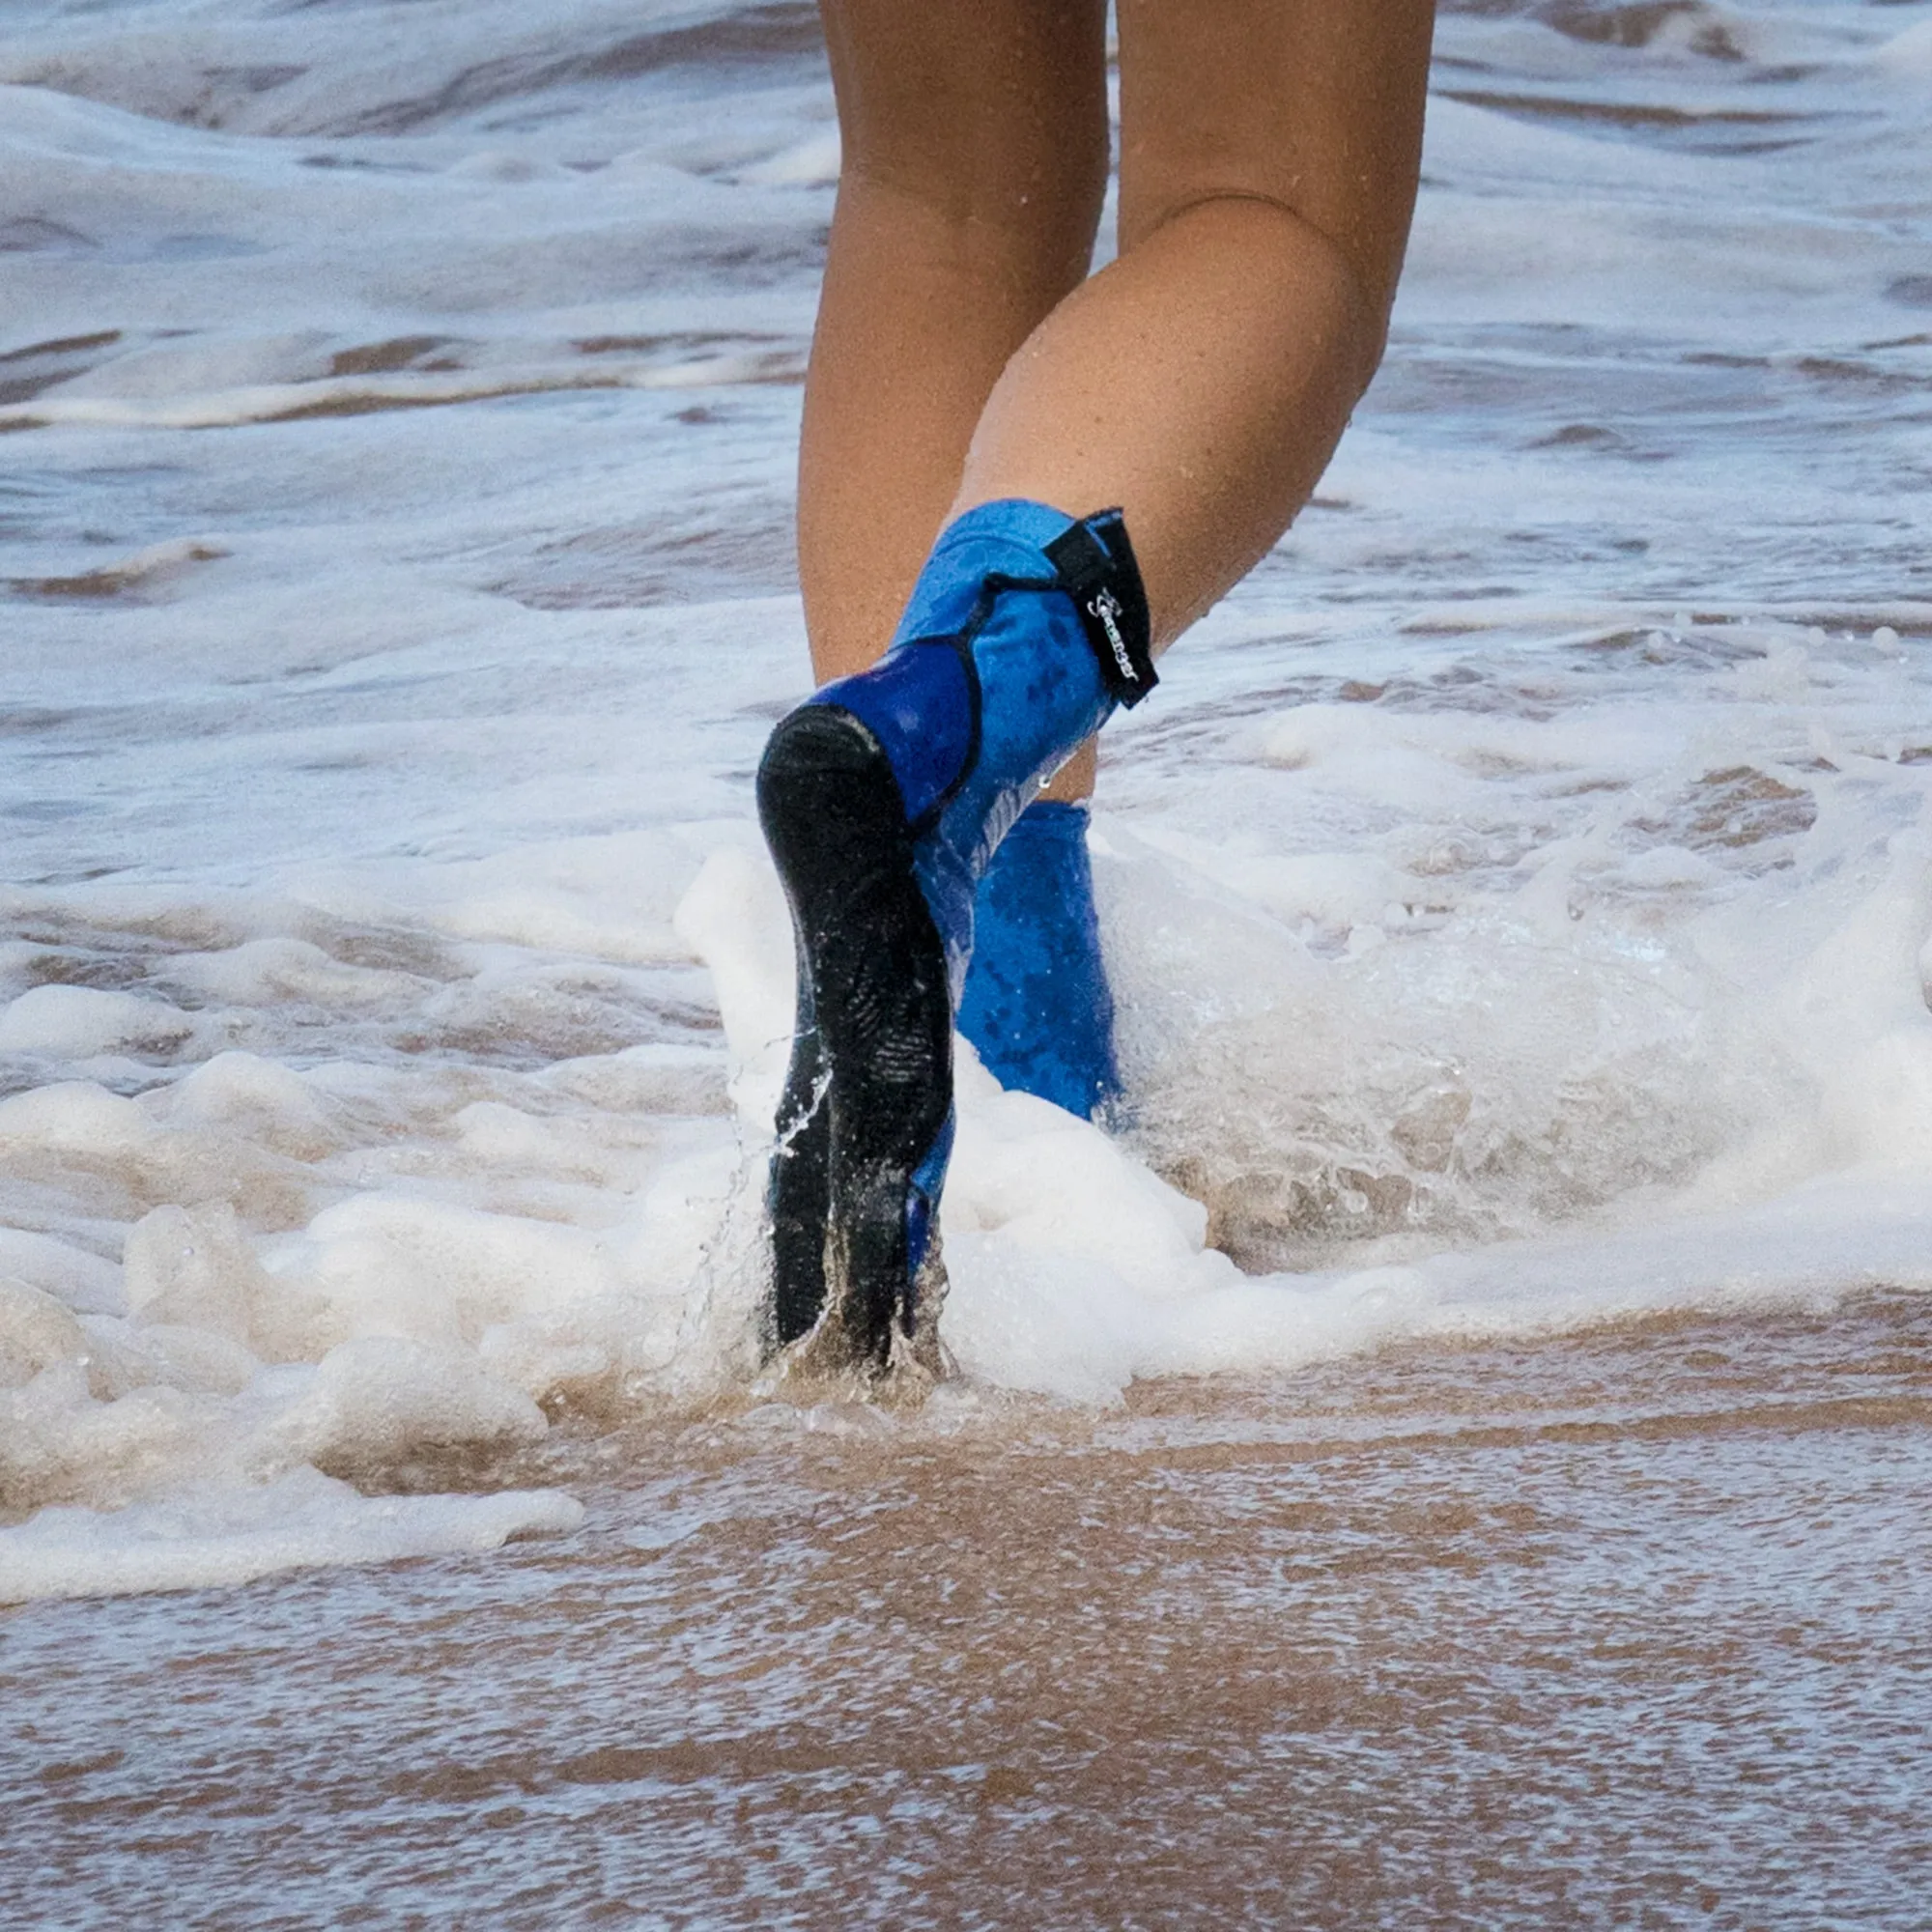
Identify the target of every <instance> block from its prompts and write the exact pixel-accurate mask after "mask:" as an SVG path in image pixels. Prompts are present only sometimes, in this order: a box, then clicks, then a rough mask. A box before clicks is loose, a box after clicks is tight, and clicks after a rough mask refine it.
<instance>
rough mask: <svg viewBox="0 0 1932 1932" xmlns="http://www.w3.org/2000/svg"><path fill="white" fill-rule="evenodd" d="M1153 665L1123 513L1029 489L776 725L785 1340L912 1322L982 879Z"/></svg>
mask: <svg viewBox="0 0 1932 1932" xmlns="http://www.w3.org/2000/svg"><path fill="white" fill-rule="evenodd" d="M1153 683H1154V676H1153V668H1152V664H1151V652H1150V626H1149V620H1148V611H1147V599H1146V596H1145V593H1144V592H1143V590H1142V587H1141V582H1140V574H1139V571H1138V569H1137V567H1136V566H1135V563H1134V559H1133V552H1132V549H1131V547H1130V545H1129V544H1128V542H1127V537H1126V531H1125V528H1124V526H1122V521H1121V517H1120V513H1119V512H1118V511H1103V512H1100V513H1098V514H1096V515H1094V516H1092V517H1087V518H1082V519H1075V518H1072V517H1069V516H1066V515H1065V513H1063V512H1061V511H1059V510H1055V509H1052V508H1050V507H1048V506H1047V505H1045V504H1043V503H1034V502H1028V501H1024V500H1020V499H1009V500H1005V501H1001V502H994V503H982V504H980V505H979V506H977V507H976V508H975V509H972V510H970V511H968V512H967V513H966V515H964V516H963V517H961V518H959V519H958V520H957V521H956V522H954V523H953V524H952V526H949V527H948V529H947V530H946V531H945V533H944V534H943V535H942V536H941V538H940V540H939V542H938V543H937V544H936V545H935V546H934V549H933V552H932V554H931V556H930V557H929V558H928V560H927V562H926V565H925V568H924V570H923V571H922V573H921V575H920V579H919V582H918V583H917V584H916V585H915V587H914V590H913V595H912V600H911V603H910V605H909V606H908V608H907V611H906V615H905V618H904V620H903V621H902V622H901V624H900V626H899V629H898V632H897V635H896V636H895V639H894V642H893V646H892V648H891V649H890V650H889V651H888V652H887V654H886V655H885V657H883V658H882V659H881V660H880V661H879V662H878V664H876V665H875V666H873V668H871V669H870V670H868V671H866V672H863V673H861V674H860V675H859V676H857V677H850V678H842V679H840V680H838V682H837V683H835V684H832V685H828V686H827V687H826V688H825V689H824V690H823V691H821V692H819V693H818V694H817V695H816V696H814V697H812V698H811V699H810V700H809V701H808V702H807V703H806V704H804V705H801V706H800V707H799V709H798V710H796V711H794V712H793V713H792V714H791V715H790V716H789V717H787V718H786V719H784V720H783V721H782V722H781V724H780V725H779V726H778V728H777V730H775V731H774V732H773V734H772V739H771V742H770V744H769V745H768V746H767V747H766V751H765V756H764V760H763V762H762V764H761V765H760V767H759V773H758V809H759V816H760V818H761V819H762V821H763V824H764V828H765V836H766V838H767V840H768V842H769V843H770V845H771V848H772V855H773V857H774V859H775V860H776V861H777V863H778V867H779V874H780V877H781V880H782V881H783V883H784V887H785V891H786V895H787V896H788V898H789V899H790V902H791V909H792V921H793V927H794V932H795V934H796V938H797V943H798V954H799V969H800V970H799V1016H798V1026H797V1031H796V1035H795V1040H794V1047H793V1057H792V1066H791V1074H790V1077H789V1079H788V1081H787V1084H786V1092H785V1097H784V1100H783V1102H782V1103H781V1110H780V1120H779V1138H778V1146H777V1151H776V1152H775V1154H774V1158H773V1166H772V1188H771V1202H772V1217H773V1245H774V1259H775V1265H776V1284H775V1298H774V1299H775V1329H776V1339H777V1340H778V1341H779V1342H781V1343H784V1342H789V1341H791V1340H794V1339H796V1338H797V1337H798V1336H800V1335H803V1334H805V1333H806V1332H808V1331H809V1330H810V1328H811V1327H812V1325H813V1324H814V1323H815V1322H816V1321H818V1319H819V1314H820V1311H821V1309H822V1308H825V1307H827V1305H828V1304H829V1305H830V1306H831V1307H832V1308H833V1309H834V1310H836V1311H837V1313H838V1321H839V1322H840V1323H841V1324H842V1328H843V1332H844V1333H845V1335H846V1336H847V1338H848V1340H849V1342H850V1346H851V1352H852V1354H853V1355H854V1356H855V1357H856V1358H858V1359H861V1360H864V1359H872V1360H879V1361H883V1360H885V1359H887V1357H888V1356H889V1354H890V1353H891V1352H892V1349H893V1346H894V1336H895V1332H896V1333H898V1334H900V1335H903V1336H905V1337H907V1338H908V1340H909V1341H910V1340H911V1339H912V1338H914V1336H915V1334H916V1331H917V1327H918V1314H919V1301H920V1295H921V1290H920V1286H919V1283H920V1277H921V1269H922V1264H923V1263H924V1261H925V1259H926V1252H927V1246H928V1239H929V1236H930V1233H931V1226H932V1215H933V1209H934V1207H935V1205H936V1203H937V1201H938V1197H939V1188H940V1183H941V1181H942V1180H943V1179H944V1175H945V1169H946V1161H947V1157H948V1154H949V1152H950V1150H951V1145H952V1014H953V1011H954V1010H955V1009H956V1007H957V1005H958V1001H959V998H960V995H961V992H962V990H963V987H964V983H965V979H966V969H967V964H968V961H969V960H970V958H971V956H972V952H973V926H974V900H975V895H976V893H977V890H978V888H979V884H980V879H981V878H982V877H983V876H984V874H985V872H986V869H987V867H988V866H989V865H990V864H991V862H992V859H993V855H994V853H995V852H996V851H997V850H998V849H999V846H1000V843H1001V840H1002V839H1003V838H1005V836H1006V834H1007V832H1008V830H1009V828H1010V827H1011V826H1012V824H1013V822H1014V820H1015V819H1017V818H1018V816H1019V814H1020V812H1021V811H1022V810H1024V809H1025V808H1026V806H1028V805H1029V804H1031V803H1032V802H1033V800H1034V798H1035V795H1036V793H1037V789H1038V784H1039V781H1040V780H1041V778H1042V777H1044V776H1045V775H1046V774H1047V773H1049V772H1051V771H1052V770H1053V769H1054V768H1055V767H1057V766H1058V765H1059V764H1060V763H1061V762H1062V760H1064V759H1065V757H1066V755H1067V754H1068V753H1070V752H1071V751H1072V750H1073V748H1074V747H1075V746H1076V745H1078V744H1079V743H1080V742H1081V741H1082V740H1083V739H1085V738H1087V737H1088V736H1090V735H1091V734H1092V733H1093V732H1094V730H1096V729H1097V728H1098V727H1099V725H1101V724H1102V723H1103V722H1104V721H1105V719H1106V718H1107V717H1108V716H1109V715H1110V714H1111V712H1112V711H1113V709H1114V706H1115V705H1116V704H1117V703H1127V704H1131V703H1135V702H1138V701H1139V699H1140V698H1141V697H1142V696H1145V695H1146V693H1147V692H1148V691H1149V690H1151V688H1152V686H1153ZM935 1348H936V1345H935Z"/></svg>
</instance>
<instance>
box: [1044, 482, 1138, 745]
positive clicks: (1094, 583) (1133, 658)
mask: <svg viewBox="0 0 1932 1932" xmlns="http://www.w3.org/2000/svg"><path fill="white" fill-rule="evenodd" d="M1046 560H1047V561H1048V562H1049V563H1050V564H1052V565H1053V569H1054V574H1055V575H1056V576H1057V577H1058V578H1059V580H1060V585H1061V588H1062V589H1063V590H1065V591H1066V592H1068V593H1069V594H1070V595H1071V597H1072V599H1073V602H1074V604H1075V606H1076V607H1077V608H1078V610H1079V611H1080V622H1081V625H1082V626H1083V628H1084V629H1085V630H1086V633H1087V641H1088V642H1089V643H1090V644H1091V645H1092V646H1093V647H1094V657H1095V658H1097V659H1098V660H1099V663H1100V678H1101V681H1102V682H1103V683H1104V684H1105V685H1106V687H1107V690H1108V691H1109V693H1111V694H1112V696H1113V698H1114V701H1115V702H1116V703H1117V704H1124V705H1126V706H1127V707H1128V708H1129V709H1131V708H1132V707H1133V706H1134V705H1136V704H1138V703H1139V702H1140V701H1141V699H1142V698H1144V697H1145V696H1147V695H1148V693H1149V692H1151V690H1152V689H1153V688H1154V686H1155V685H1156V684H1158V683H1159V682H1160V680H1159V679H1158V678H1157V677H1155V676H1154V674H1153V625H1152V621H1151V619H1150V617H1149V615H1148V601H1147V592H1146V590H1145V589H1143V588H1142V586H1141V570H1140V565H1139V564H1137V563H1136V562H1135V561H1134V547H1133V545H1132V544H1130V543H1129V542H1128V541H1127V526H1126V525H1125V524H1124V523H1123V522H1122V520H1121V513H1120V511H1118V510H1096V511H1094V514H1093V515H1092V516H1091V517H1083V518H1082V519H1081V520H1080V522H1079V523H1077V524H1075V525H1074V526H1073V527H1072V528H1071V529H1070V530H1068V531H1067V532H1066V533H1065V535H1064V536H1058V537H1055V538H1054V540H1053V541H1052V542H1051V543H1050V544H1048V545H1047V546H1046Z"/></svg>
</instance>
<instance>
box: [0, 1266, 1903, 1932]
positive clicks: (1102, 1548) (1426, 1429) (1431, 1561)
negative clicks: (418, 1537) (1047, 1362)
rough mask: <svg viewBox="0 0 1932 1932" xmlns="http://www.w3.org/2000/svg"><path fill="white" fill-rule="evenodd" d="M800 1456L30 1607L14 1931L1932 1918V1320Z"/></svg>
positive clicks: (1553, 1342) (1824, 1327)
mask: <svg viewBox="0 0 1932 1932" xmlns="http://www.w3.org/2000/svg"><path fill="white" fill-rule="evenodd" d="M807 1423H808V1425H809V1426H806V1427H803V1428H802V1427H801V1426H800V1421H799V1418H798V1415H797V1412H796V1411H783V1412H781V1411H777V1410H770V1409H767V1410H757V1409H749V1410H740V1411H738V1412H734V1413H719V1414H713V1415H709V1416H687V1417H683V1418H665V1419H660V1420H658V1421H654V1422H652V1423H649V1424H638V1425H635V1426H633V1427H631V1428H630V1429H628V1430H625V1431H623V1432H621V1433H619V1434H617V1435H595V1434H593V1435H591V1436H590V1437H589V1439H586V1437H585V1435H583V1434H581V1433H575V1432H571V1431H568V1430H566V1431H565V1432H563V1434H562V1435H561V1436H560V1437H559V1438H557V1439H555V1440H554V1441H553V1442H552V1444H551V1445H549V1446H548V1447H547V1449H546V1450H545V1451H544V1452H543V1454H542V1459H541V1466H540V1467H535V1468H529V1469H526V1470H524V1471H522V1472H521V1473H522V1474H523V1475H524V1476H525V1477H526V1478H530V1479H534V1478H536V1477H538V1476H541V1477H542V1478H543V1479H544V1480H551V1481H557V1480H567V1481H568V1482H569V1483H570V1485H571V1487H572V1488H573V1489H575V1490H576V1491H577V1492H578V1493H580V1494H582V1496H584V1498H585V1499H586V1500H587V1501H588V1502H589V1504H590V1509H591V1516H590V1522H589V1524H588V1526H587V1527H586V1529H585V1530H584V1532H583V1533H582V1534H581V1535H580V1536H578V1537H575V1538H572V1539H568V1540H564V1541H560V1542H544V1543H531V1544H524V1545H519V1546H514V1547H513V1548H511V1549H510V1550H507V1551H505V1552H504V1554H503V1555H502V1556H501V1557H500V1558H498V1559H496V1560H493V1561H488V1562H475V1561H431V1562H423V1563H415V1564H403V1565H397V1566H394V1567H392V1568H388V1569H384V1570H367V1571H362V1570H358V1571H336V1572H322V1573H312V1574H307V1575H302V1576H298V1577H289V1578H287V1579H283V1580H277V1581H270V1582H265V1583H262V1584H258V1585H255V1586H253V1587H251V1588H249V1589H246V1590H241V1591H226V1592H222V1591H215V1592H205V1593H201V1594H197V1595H193V1596H188V1597H170V1598H152V1599H134V1600H124V1601H119V1602H105V1603H94V1604H84V1605H73V1604H70V1605H46V1606H39V1607H28V1608H25V1609H21V1610H17V1611H14V1612H13V1613H11V1614H10V1615H9V1616H8V1618H7V1621H6V1624H5V1626H4V1631H0V1694H4V1696H5V1699H6V1705H7V1709H8V1712H9V1717H10V1724H9V1728H10V1730H11V1732H12V1735H13V1738H14V1743H13V1745H12V1746H10V1747H8V1748H7V1749H6V1750H5V1751H4V1753H0V1804H4V1805H5V1808H6V1815H7V1817H8V1819H9V1824H8V1828H7V1832H6V1834H5V1844H6V1847H7V1849H6V1850H5V1851H4V1852H0V1889H5V1890H6V1891H7V1893H8V1894H9V1895H10V1896H11V1897H12V1898H13V1899H14V1907H13V1910H14V1912H15V1913H16V1914H19V1915H20V1917H19V1918H16V1920H15V1922H22V1923H43V1924H48V1925H52V1924H61V1925H75V1926H79V1925H92V1924H109V1923H162V1922H168V1923H180V1924H186V1923H194V1924H208V1925H215V1924H233V1925H240V1924H248V1925H307V1924H323V1923H329V1924H350V1923H358V1924H359V1923H366V1924H423V1925H431V1924H450V1923H462V1924H477V1925H481V1924H530V1925H536V1924H544V1923H554V1922H557V1921H558V1920H559V1919H561V1920H564V1921H566V1922H570V1923H574V1924H597V1923H605V1922H609V1923H615V1924H639V1925H659V1924H662V1925H698V1924H705V1925H746V1926H750V1925H777V1924H782V1925H799V1926H837V1925H843V1924H854V1923H882V1922H892V1923H895V1924H904V1925H908V1926H922V1925H931V1926H949V1927H950V1926H973V1925H1014V1924H1021V1923H1032V1924H1050V1925H1095V1926H1098V1925H1106V1926H1130V1925H1161V1924H1190V1925H1208V1924H1215V1923H1239V1924H1255V1925H1262V1924H1268V1925H1289V1924H1308V1925H1320V1926H1323V1927H1355V1926H1361V1927H1369V1926H1378V1927H1379V1926H1387V1927H1407V1926H1415V1925H1420V1924H1427V1925H1430V1926H1470V1927H1490V1926H1498V1925H1522V1926H1530V1925H1540V1926H1569V1925H1577V1926H1605V1925H1646V1926H1648V1925H1658V1926H1665V1925H1673V1926H1674V1925H1686V1924H1697V1925H1711V1926H1737V1927H1746V1926H1766V1925H1778V1926H1794V1927H1795V1926H1806V1927H1815V1926H1827V1925H1831V1926H1840V1925H1842V1926H1861V1927H1876V1926H1895V1927H1900V1928H1904V1927H1910V1926H1918V1925H1922V1924H1923V1923H1924V1910H1925V1908H1924V1900H1923V1894H1922V1887H1923V1883H1924V1874H1925V1872H1926V1870H1927V1869H1932V1824H1928V1818H1927V1811H1926V1806H1925V1802H1924V1801H1925V1796H1926V1774H1925V1769H1924V1766H1925V1757H1924V1739H1925V1737H1926V1735H1927V1734H1928V1729H1932V1648H1928V1644H1927V1640H1926V1635H1925V1633H1926V1630H1927V1629H1928V1627H1932V1526H1929V1525H1928V1521H1927V1518H1926V1513H1925V1510H1924V1497H1925V1495H1926V1493H1927V1485H1928V1481H1932V1302H1928V1301H1927V1300H1926V1299H1925V1298H1924V1297H1922V1296H1906V1297H1887V1296H1883V1295H1878V1296H1872V1297H1868V1298H1865V1299H1862V1300H1861V1301H1858V1302H1856V1303H1854V1304H1852V1305H1849V1306H1843V1307H1840V1308H1838V1309H1836V1310H1834V1311H1832V1312H1829V1313H1827V1312H1811V1313H1806V1312H1803V1311H1798V1310H1793V1311H1788V1312H1786V1313H1783V1314H1766V1313H1759V1314H1757V1315H1754V1316H1752V1317H1750V1318H1748V1319H1723V1318H1711V1317H1702V1318H1687V1319H1678V1320H1671V1321H1650V1322H1643V1323H1635V1324H1631V1325H1625V1326H1616V1327H1607V1328H1601V1329H1597V1330H1593V1331H1590V1332H1588V1333H1585V1334H1578V1335H1570V1336H1565V1337H1560V1338H1551V1339H1548V1340H1545V1341H1541V1342H1520V1341H1519V1342H1513V1343H1508V1344H1496V1345H1470V1346H1467V1347H1463V1348H1455V1349H1444V1348H1439V1347H1437V1348H1421V1347H1404V1348H1399V1349H1395V1350H1388V1351H1385V1352H1383V1353H1380V1354H1377V1355H1372V1356H1369V1357H1365V1358H1356V1359H1352V1360H1350V1361H1346V1362H1338V1363H1334V1364H1329V1365H1325V1366H1321V1367H1318V1368H1312V1369H1309V1370H1306V1371H1304V1372H1302V1373H1300V1374H1298V1375H1293V1376H1289V1377H1285V1378H1279V1379H1276V1380H1271V1381H1268V1382H1252V1381H1235V1380H1222V1379H1208V1380H1176V1381H1166V1382H1158V1383H1152V1384H1146V1385H1141V1386H1137V1387H1136V1388H1135V1390H1134V1391H1133V1395H1132V1399H1131V1401H1130V1402H1129V1404H1128V1406H1127V1408H1126V1410H1125V1411H1124V1412H1123V1413H1122V1414H1119V1415H1116V1416H1110V1417H1098V1418H1096V1417H1094V1416H1093V1415H1092V1414H1083V1413H1080V1412H1078V1411H1068V1410H1065V1409H1058V1408H1054V1407H1050V1406H1043V1405H1028V1404H1024V1403H1019V1402H1006V1403H1001V1404H988V1403H984V1402H965V1403H957V1404H954V1403H948V1402H942V1403H941V1404H940V1405H938V1406H937V1407H935V1408H934V1409H932V1410H929V1411H928V1412H927V1413H926V1414H925V1415H924V1416H923V1417H919V1418H913V1419H909V1420H901V1421H897V1422H895V1421H891V1420H887V1419H885V1418H882V1417H880V1416H878V1415H876V1414H868V1413H866V1412H864V1411H855V1410H843V1411H840V1410H834V1409H825V1410H820V1411H815V1412H811V1413H810V1415H809V1416H808V1418H807ZM446 1473H447V1472H440V1474H439V1477H438V1479H439V1480H440V1479H441V1477H442V1475H446ZM429 1474H430V1472H427V1471H424V1472H419V1480H427V1479H428V1476H429ZM322 1633H326V1634H327V1637H326V1640H322V1641H319V1640H318V1638H319V1634H322Z"/></svg>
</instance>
